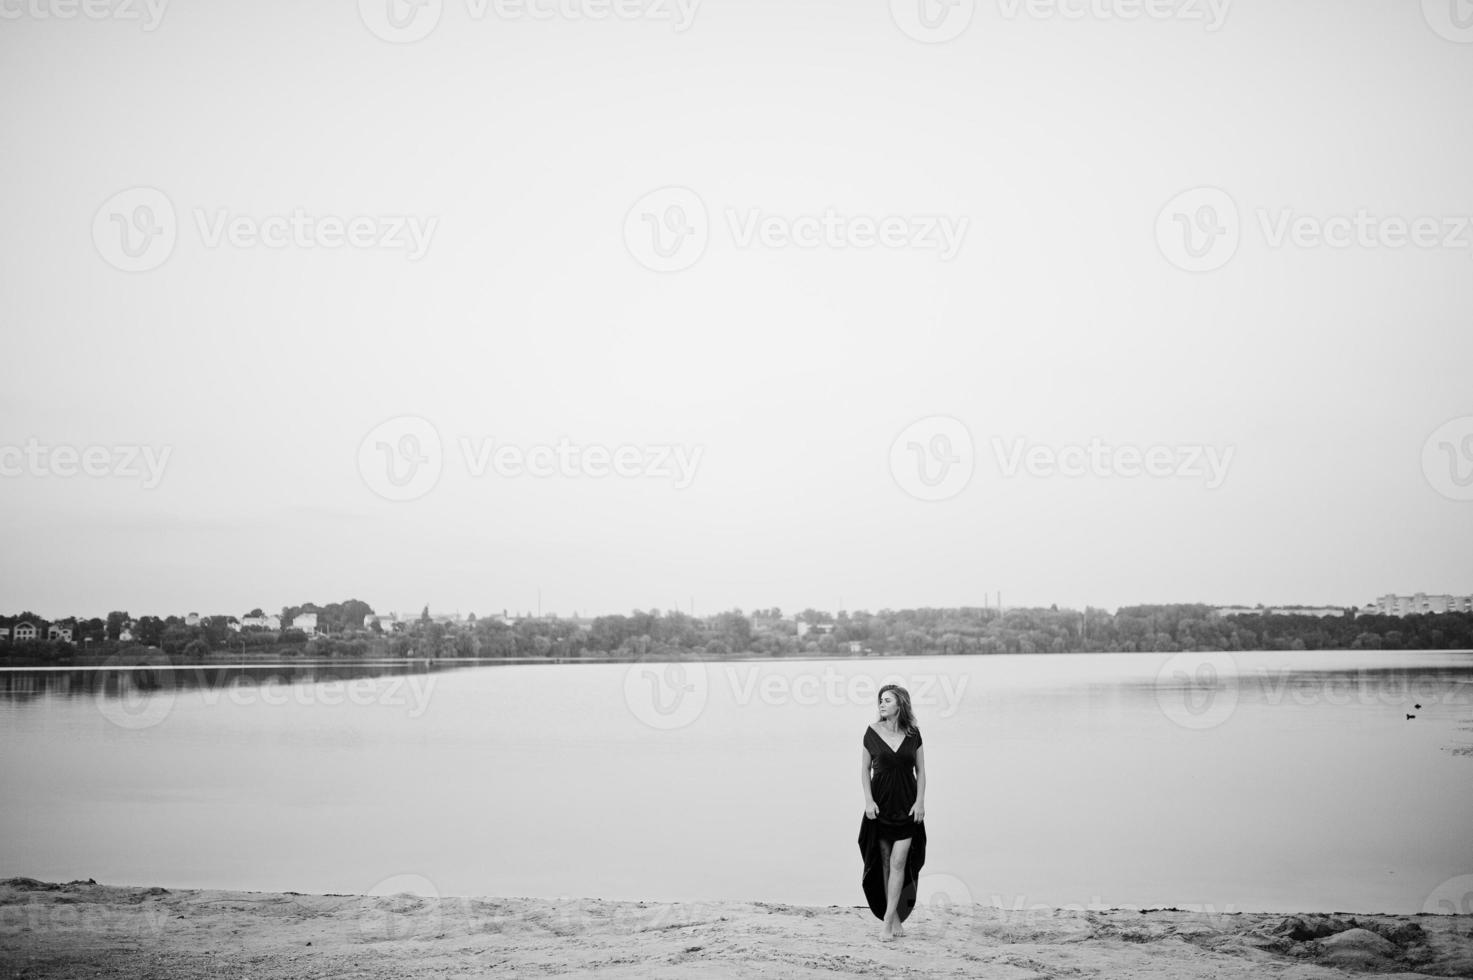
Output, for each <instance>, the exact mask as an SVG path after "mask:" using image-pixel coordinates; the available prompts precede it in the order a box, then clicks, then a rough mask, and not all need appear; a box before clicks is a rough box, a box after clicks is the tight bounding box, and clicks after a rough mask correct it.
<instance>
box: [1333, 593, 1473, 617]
mask: <svg viewBox="0 0 1473 980" xmlns="http://www.w3.org/2000/svg"><path fill="white" fill-rule="evenodd" d="M1449 612H1473V596H1466V595H1428V594H1427V593H1425V592H1417V593H1415V594H1413V595H1391V594H1387V595H1383V596H1382V597H1381V598H1379V599H1377V600H1375V601H1374V602H1372V603H1370V604H1369V605H1366V606H1362V607H1361V608H1360V609H1359V610H1358V611H1357V613H1356V615H1358V616H1374V615H1381V616H1412V615H1415V614H1418V613H1423V614H1427V613H1449Z"/></svg>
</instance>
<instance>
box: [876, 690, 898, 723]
mask: <svg viewBox="0 0 1473 980" xmlns="http://www.w3.org/2000/svg"><path fill="white" fill-rule="evenodd" d="M898 704H899V702H898V701H897V700H896V699H895V692H894V691H886V692H885V693H884V694H881V695H880V717H881V718H889V717H891V716H892V715H894V714H895V708H896V705H898Z"/></svg>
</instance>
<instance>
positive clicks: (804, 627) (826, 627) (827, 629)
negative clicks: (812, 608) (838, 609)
mask: <svg viewBox="0 0 1473 980" xmlns="http://www.w3.org/2000/svg"><path fill="white" fill-rule="evenodd" d="M838 628H839V624H838V623H805V622H803V621H802V620H801V619H800V620H799V621H798V639H800V640H801V639H803V637H805V636H807V635H808V634H809V633H812V634H814V635H815V636H828V635H829V634H831V633H833V631H834V630H836V629H838Z"/></svg>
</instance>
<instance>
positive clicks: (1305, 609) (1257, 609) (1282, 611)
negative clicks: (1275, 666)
mask: <svg viewBox="0 0 1473 980" xmlns="http://www.w3.org/2000/svg"><path fill="white" fill-rule="evenodd" d="M1212 614H1213V615H1214V616H1219V617H1221V616H1319V617H1321V618H1326V617H1330V616H1344V615H1345V609H1344V608H1343V607H1341V606H1216V607H1214V608H1213V610H1212Z"/></svg>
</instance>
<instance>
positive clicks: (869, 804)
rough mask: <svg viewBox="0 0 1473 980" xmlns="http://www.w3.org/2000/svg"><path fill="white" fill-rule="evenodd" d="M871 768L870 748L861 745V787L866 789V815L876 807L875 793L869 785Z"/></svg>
mask: <svg viewBox="0 0 1473 980" xmlns="http://www.w3.org/2000/svg"><path fill="white" fill-rule="evenodd" d="M869 769H870V758H869V749H867V748H865V747H864V746H863V745H861V746H860V747H859V788H860V789H862V790H863V791H864V815H865V816H866V817H867V816H869V815H870V811H871V810H875V809H876V807H875V795H874V793H873V792H871V791H870V787H869V779H870V775H869Z"/></svg>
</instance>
